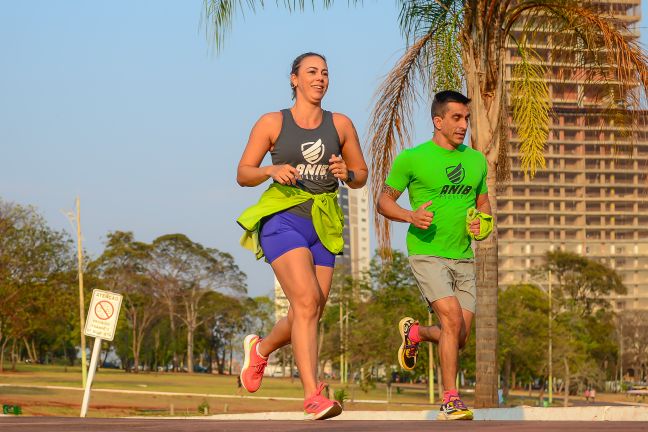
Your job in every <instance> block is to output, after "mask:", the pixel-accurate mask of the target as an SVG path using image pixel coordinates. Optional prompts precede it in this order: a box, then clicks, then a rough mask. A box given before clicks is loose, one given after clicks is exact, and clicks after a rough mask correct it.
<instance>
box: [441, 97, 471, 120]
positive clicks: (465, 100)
mask: <svg viewBox="0 0 648 432" xmlns="http://www.w3.org/2000/svg"><path fill="white" fill-rule="evenodd" d="M450 102H457V103H460V104H464V105H468V104H469V103H470V98H467V97H466V96H464V95H462V94H461V93H459V92H456V91H454V90H444V91H441V92H439V93H437V94H435V95H434V100H433V101H432V118H434V117H443V116H444V115H445V113H446V112H447V111H448V103H450Z"/></svg>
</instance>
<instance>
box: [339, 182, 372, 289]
mask: <svg viewBox="0 0 648 432" xmlns="http://www.w3.org/2000/svg"><path fill="white" fill-rule="evenodd" d="M339 202H340V207H341V208H342V212H343V213H344V252H343V254H342V255H340V256H338V257H337V262H336V265H337V266H340V268H346V269H348V271H350V273H351V275H352V276H353V277H354V278H355V279H360V277H361V275H362V273H363V272H364V271H366V270H368V269H369V262H370V261H371V247H370V243H369V191H368V189H367V187H366V186H365V187H363V188H360V189H351V188H350V187H348V186H346V185H342V186H340V191H339Z"/></svg>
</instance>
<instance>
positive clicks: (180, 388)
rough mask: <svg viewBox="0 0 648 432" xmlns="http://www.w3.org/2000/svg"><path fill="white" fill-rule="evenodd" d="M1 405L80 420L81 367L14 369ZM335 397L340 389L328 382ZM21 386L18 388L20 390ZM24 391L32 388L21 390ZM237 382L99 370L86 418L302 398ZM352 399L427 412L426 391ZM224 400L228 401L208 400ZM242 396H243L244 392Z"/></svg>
mask: <svg viewBox="0 0 648 432" xmlns="http://www.w3.org/2000/svg"><path fill="white" fill-rule="evenodd" d="M0 384H10V385H14V387H5V386H0V404H2V405H4V404H8V405H20V406H21V408H22V412H23V414H24V415H48V416H78V415H79V412H80V407H81V402H82V399H83V389H82V386H81V369H80V367H63V366H42V365H24V364H21V365H18V369H17V371H16V372H11V371H5V372H4V373H2V374H0ZM329 384H330V390H331V395H332V394H333V391H335V390H336V389H338V388H342V386H341V385H340V384H339V383H336V382H330V383H329ZM19 386H20V387H19ZM22 386H34V388H30V387H22ZM39 386H61V387H72V388H76V389H78V390H68V389H42V388H35V387H39ZM99 389H115V390H129V391H138V392H172V393H191V394H196V396H191V395H186V396H185V395H156V394H127V393H106V392H101V391H94V390H99ZM237 391H238V389H237V386H236V376H230V375H211V374H202V373H196V374H191V375H190V374H187V373H148V372H147V373H138V374H134V373H126V372H124V371H121V370H115V369H100V370H99V371H98V372H97V373H96V374H95V379H94V383H93V392H92V397H91V400H90V407H89V409H88V416H89V417H115V416H132V415H169V414H170V411H171V405H173V411H174V414H175V415H197V414H199V410H198V408H199V406H200V405H203V406H204V405H205V404H206V405H207V406H208V410H209V413H210V414H216V413H224V412H229V413H236V412H259V411H300V410H301V409H302V404H301V401H299V400H295V401H290V400H288V401H284V400H276V399H272V398H276V397H292V398H302V397H303V393H302V390H301V383H300V381H299V379H294V380H290V379H289V378H275V377H266V378H265V379H264V381H263V387H262V388H261V389H260V390H259V391H258V392H256V393H254V395H253V396H257V397H259V398H248V397H241V396H240V395H239V394H238V393H237ZM347 392H348V394H349V397H350V398H351V399H352V400H351V401H348V402H347V403H346V404H345V409H349V410H418V409H421V410H422V409H430V408H431V406H430V405H429V404H428V402H427V401H428V398H427V390H426V388H425V387H424V386H422V385H419V386H407V387H405V386H404V387H403V388H402V389H401V391H400V392H397V391H396V386H395V385H394V386H393V387H392V401H391V402H392V403H390V404H378V403H364V402H358V400H382V401H384V400H386V396H387V394H386V387H385V385H384V384H377V386H376V388H375V389H371V390H369V391H368V392H366V393H365V392H363V391H362V390H360V389H359V388H358V387H357V386H355V385H350V386H348V388H347ZM205 395H223V396H231V397H209V396H205ZM241 395H245V396H247V395H248V394H247V392H245V390H243V391H242V392H241Z"/></svg>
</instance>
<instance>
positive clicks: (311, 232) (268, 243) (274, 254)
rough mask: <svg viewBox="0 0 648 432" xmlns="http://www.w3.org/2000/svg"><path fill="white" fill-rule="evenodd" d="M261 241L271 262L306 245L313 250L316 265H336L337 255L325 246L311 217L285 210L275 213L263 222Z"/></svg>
mask: <svg viewBox="0 0 648 432" xmlns="http://www.w3.org/2000/svg"><path fill="white" fill-rule="evenodd" d="M259 241H260V242H261V248H262V249H263V253H264V254H265V256H266V259H267V260H268V262H269V263H272V262H273V261H274V260H276V259H277V258H279V257H280V256H281V255H283V254H285V253H286V252H288V251H291V250H293V249H297V248H301V247H304V248H307V249H309V250H310V251H311V254H312V255H313V263H314V264H315V265H317V266H325V267H335V255H333V253H332V252H331V251H329V250H328V249H326V248H325V247H324V245H323V244H322V242H321V241H320V239H319V237H318V236H317V233H316V232H315V227H314V226H313V222H312V221H311V220H310V219H306V218H304V217H301V216H297V215H295V214H292V213H288V212H285V211H283V212H280V213H275V214H274V215H272V216H270V217H269V218H268V219H267V220H266V221H265V222H264V223H263V226H262V227H261V233H260V235H259Z"/></svg>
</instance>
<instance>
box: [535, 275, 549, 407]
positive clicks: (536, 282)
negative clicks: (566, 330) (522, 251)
mask: <svg viewBox="0 0 648 432" xmlns="http://www.w3.org/2000/svg"><path fill="white" fill-rule="evenodd" d="M529 280H530V281H531V282H533V283H535V284H537V285H538V286H540V287H542V284H540V283H538V281H536V280H534V279H533V278H529ZM547 288H548V289H547V294H548V296H549V312H548V313H547V318H548V321H549V322H548V324H549V361H548V369H549V383H548V387H549V389H548V390H549V405H551V404H552V403H553V328H552V326H553V322H552V320H553V313H552V312H553V296H552V293H551V270H549V272H548V274H547Z"/></svg>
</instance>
